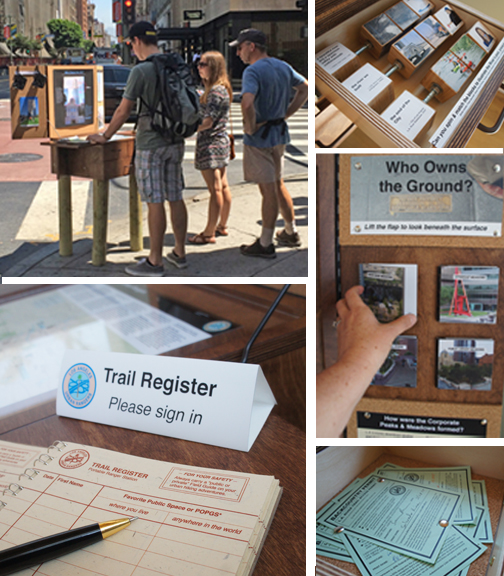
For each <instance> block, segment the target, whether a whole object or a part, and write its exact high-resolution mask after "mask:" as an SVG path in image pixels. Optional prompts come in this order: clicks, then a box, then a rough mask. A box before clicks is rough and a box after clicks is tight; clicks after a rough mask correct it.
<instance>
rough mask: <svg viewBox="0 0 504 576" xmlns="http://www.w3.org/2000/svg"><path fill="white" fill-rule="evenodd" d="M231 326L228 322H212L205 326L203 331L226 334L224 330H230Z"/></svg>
mask: <svg viewBox="0 0 504 576" xmlns="http://www.w3.org/2000/svg"><path fill="white" fill-rule="evenodd" d="M231 326H232V324H231V322H228V321H227V320H212V321H211V322H207V323H206V324H205V325H204V326H203V330H205V332H224V330H229V328H231Z"/></svg>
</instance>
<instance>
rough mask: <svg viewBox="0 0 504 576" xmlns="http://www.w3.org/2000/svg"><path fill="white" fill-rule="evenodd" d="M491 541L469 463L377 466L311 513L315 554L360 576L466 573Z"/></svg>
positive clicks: (480, 484) (482, 495)
mask: <svg viewBox="0 0 504 576" xmlns="http://www.w3.org/2000/svg"><path fill="white" fill-rule="evenodd" d="M492 542H493V539H492V528H491V522H490V514H489V511H488V501H487V495H486V488H485V482H484V481H483V480H472V478H471V469H470V467H469V466H459V467H454V468H400V467H398V466H395V465H394V464H384V465H383V466H381V467H380V468H377V469H376V470H375V471H374V472H373V473H372V474H370V475H369V476H366V477H365V478H360V479H357V480H355V481H354V482H352V483H351V484H350V485H349V486H347V488H345V490H343V491H342V492H340V493H339V494H338V495H337V496H336V497H335V498H333V499H332V500H331V501H330V502H329V503H328V504H327V505H326V506H325V507H324V508H323V509H322V510H321V511H320V512H319V513H318V514H317V554H318V555H321V556H326V557H329V558H337V559H339V560H343V561H345V562H353V563H355V564H356V566H357V568H358V569H359V570H360V572H361V573H362V574H363V575H365V576H405V575H406V574H407V575H408V576H466V574H467V573H468V570H469V567H470V564H471V562H473V561H474V560H475V559H476V558H478V557H479V556H481V554H483V553H484V552H485V551H486V546H485V544H489V543H492Z"/></svg>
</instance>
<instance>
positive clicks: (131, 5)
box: [123, 0, 136, 25]
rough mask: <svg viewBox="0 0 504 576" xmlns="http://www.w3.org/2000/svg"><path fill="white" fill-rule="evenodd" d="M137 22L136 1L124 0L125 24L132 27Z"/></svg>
mask: <svg viewBox="0 0 504 576" xmlns="http://www.w3.org/2000/svg"><path fill="white" fill-rule="evenodd" d="M135 21H136V17H135V0H123V24H127V25H131V24H134V23H135Z"/></svg>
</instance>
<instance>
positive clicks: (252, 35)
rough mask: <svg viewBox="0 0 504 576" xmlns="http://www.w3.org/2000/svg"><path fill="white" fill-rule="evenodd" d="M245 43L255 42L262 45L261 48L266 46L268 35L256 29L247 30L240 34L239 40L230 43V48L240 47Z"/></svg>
mask: <svg viewBox="0 0 504 576" xmlns="http://www.w3.org/2000/svg"><path fill="white" fill-rule="evenodd" d="M243 42H253V43H254V44H260V45H261V46H266V34H264V32H261V31H260V30H256V28H247V29H246V30H242V31H241V32H240V33H239V34H238V38H237V39H236V40H233V41H232V42H230V43H229V45H230V46H233V47H234V46H239V45H240V44H242V43H243Z"/></svg>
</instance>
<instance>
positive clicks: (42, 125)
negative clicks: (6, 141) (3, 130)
mask: <svg viewBox="0 0 504 576" xmlns="http://www.w3.org/2000/svg"><path fill="white" fill-rule="evenodd" d="M18 69H19V71H20V72H28V73H33V72H35V70H37V69H38V71H39V72H40V73H41V74H43V75H44V76H46V75H47V67H46V66H19V67H18V66H9V86H10V87H11V88H10V98H11V129H12V139H13V140H16V139H18V138H23V139H24V138H47V135H48V129H47V119H48V110H47V88H37V87H36V86H34V85H33V80H34V76H28V75H26V76H23V78H25V79H26V85H25V87H24V88H23V89H22V90H18V89H16V88H13V87H12V82H13V80H14V74H15V72H16V70H18ZM26 97H30V98H37V99H38V110H39V124H38V126H31V127H22V126H20V125H19V99H20V98H26Z"/></svg>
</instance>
